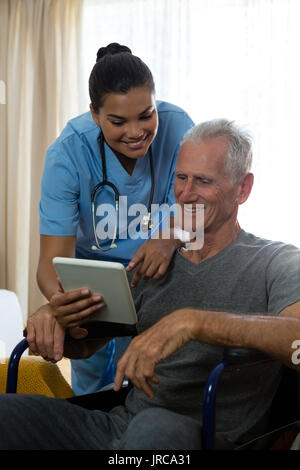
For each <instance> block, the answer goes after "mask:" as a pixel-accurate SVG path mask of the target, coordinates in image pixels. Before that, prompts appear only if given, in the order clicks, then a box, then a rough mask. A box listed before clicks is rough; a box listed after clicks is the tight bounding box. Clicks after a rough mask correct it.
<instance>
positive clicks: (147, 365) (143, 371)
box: [114, 309, 193, 399]
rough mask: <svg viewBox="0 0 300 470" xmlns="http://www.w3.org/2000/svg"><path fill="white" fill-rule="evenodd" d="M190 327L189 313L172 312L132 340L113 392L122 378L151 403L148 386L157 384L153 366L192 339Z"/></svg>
mask: <svg viewBox="0 0 300 470" xmlns="http://www.w3.org/2000/svg"><path fill="white" fill-rule="evenodd" d="M192 325H193V321H192V313H191V310H185V309H182V310H176V311H175V312H173V313H171V314H170V315H167V316H166V317H164V318H162V319H161V320H160V321H159V322H158V323H156V324H155V325H153V326H152V327H151V328H149V329H148V330H146V331H144V332H143V333H142V334H140V335H138V336H137V337H135V338H134V339H133V340H132V341H131V343H130V345H129V346H128V348H127V350H126V352H125V353H124V354H123V356H122V357H121V359H120V360H119V362H118V366H117V371H116V376H115V385H114V390H115V391H118V390H120V388H121V386H122V383H123V379H124V377H125V376H126V377H128V379H129V380H131V382H132V383H133V385H135V387H136V388H138V389H139V390H143V392H144V393H145V394H146V395H147V397H148V398H150V399H152V398H153V397H154V394H153V390H152V387H151V383H154V384H158V383H159V379H158V377H157V376H156V375H155V366H156V365H157V364H158V363H159V362H160V361H162V360H163V359H165V358H166V357H168V356H170V354H172V353H173V352H175V351H177V350H178V349H180V348H182V347H183V346H184V345H185V344H186V343H188V342H189V341H190V340H191V339H192V333H191V331H192Z"/></svg>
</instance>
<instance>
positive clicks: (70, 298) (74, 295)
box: [50, 289, 105, 329]
mask: <svg viewBox="0 0 300 470" xmlns="http://www.w3.org/2000/svg"><path fill="white" fill-rule="evenodd" d="M104 305H105V303H104V300H103V298H102V297H101V295H99V294H94V295H92V294H91V292H90V290H89V289H77V290H74V291H70V292H66V293H65V292H62V291H61V290H59V291H57V292H55V294H54V295H53V296H52V297H51V299H50V306H51V310H52V312H53V316H54V318H55V319H56V321H57V322H58V323H59V325H60V326H61V327H62V328H65V329H67V328H68V329H69V328H74V327H78V326H80V325H81V324H82V323H85V322H86V321H88V320H91V319H93V318H94V317H95V315H96V312H97V311H98V310H99V309H100V308H102V307H104Z"/></svg>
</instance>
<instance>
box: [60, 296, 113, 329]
mask: <svg viewBox="0 0 300 470" xmlns="http://www.w3.org/2000/svg"><path fill="white" fill-rule="evenodd" d="M100 299H101V300H93V299H87V301H86V302H84V303H83V301H82V302H80V310H79V311H78V308H76V309H75V308H74V306H72V307H71V309H70V308H69V311H67V312H64V313H63V314H62V313H61V314H60V312H58V313H57V314H56V315H55V317H56V319H57V321H58V322H59V324H60V325H61V326H63V327H64V328H72V327H74V326H79V325H81V324H82V323H83V322H84V321H87V320H90V319H92V318H93V317H94V316H95V315H96V313H97V312H98V310H99V309H100V308H102V307H104V305H105V303H104V301H103V300H102V298H101V297H100ZM77 303H79V302H77ZM77 307H78V306H77Z"/></svg>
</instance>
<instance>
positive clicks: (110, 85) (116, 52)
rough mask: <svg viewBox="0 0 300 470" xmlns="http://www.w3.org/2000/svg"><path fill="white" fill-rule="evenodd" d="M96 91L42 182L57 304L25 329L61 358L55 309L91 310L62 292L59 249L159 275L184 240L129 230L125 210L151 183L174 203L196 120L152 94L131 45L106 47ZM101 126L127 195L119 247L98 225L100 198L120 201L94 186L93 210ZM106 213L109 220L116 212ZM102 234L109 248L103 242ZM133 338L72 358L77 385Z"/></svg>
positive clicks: (84, 384)
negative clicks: (184, 143) (183, 145)
mask: <svg viewBox="0 0 300 470" xmlns="http://www.w3.org/2000/svg"><path fill="white" fill-rule="evenodd" d="M89 92H90V99H91V105H90V112H88V113H85V114H83V115H81V116H78V117H76V118H75V119H72V120H71V121H69V122H68V124H67V125H66V127H65V129H64V130H63V131H62V133H61V135H60V136H59V137H58V138H57V140H56V141H55V142H54V143H53V144H52V145H51V146H50V148H49V149H48V152H47V157H46V163H45V168H44V173H43V177H42V183H41V200H40V207H39V209H40V260H39V265H38V272H37V279H38V284H39V287H40V289H41V291H42V292H43V294H44V295H45V297H46V298H47V299H48V300H49V301H50V304H49V308H48V312H47V314H44V316H41V315H40V316H38V317H34V315H33V316H31V318H30V322H29V324H28V333H29V336H28V338H29V342H30V347H31V349H32V350H33V351H34V352H36V353H37V352H38V353H40V354H42V355H43V357H44V358H45V359H48V360H54V361H56V360H58V359H60V358H61V356H62V347H61V345H62V343H63V337H64V331H63V328H62V326H61V325H60V324H59V323H58V322H57V321H56V320H55V315H54V314H55V312H54V310H55V308H60V309H62V308H64V309H65V311H66V309H69V310H68V311H69V312H70V314H72V315H74V312H77V313H78V315H79V318H80V313H82V312H83V313H84V312H85V310H84V307H83V305H82V303H81V304H80V301H78V299H77V300H76V301H75V302H74V301H73V300H72V298H70V295H69V294H68V293H63V292H62V291H61V288H60V287H59V285H58V280H57V276H56V273H55V270H54V268H53V265H52V259H53V257H55V256H64V257H77V258H83V259H99V260H108V261H118V262H121V263H123V264H124V265H125V266H128V263H129V262H130V260H132V259H133V261H140V264H141V265H143V268H142V270H143V272H144V273H146V274H147V275H148V276H150V277H152V276H154V277H155V276H156V277H159V275H160V273H161V271H162V270H161V269H160V267H161V264H162V260H164V263H165V264H168V261H169V259H170V258H171V256H172V254H173V252H174V250H175V249H176V247H177V246H178V240H167V241H166V240H158V239H156V240H154V239H152V240H149V241H148V242H147V238H149V237H150V235H151V231H147V232H146V234H145V232H142V231H140V232H139V233H138V232H137V236H129V233H128V227H129V225H130V222H132V220H133V219H134V216H132V215H129V216H128V213H129V214H130V211H129V208H132V207H134V206H133V205H134V204H137V203H139V204H143V205H144V206H145V207H148V205H149V198H150V194H151V190H152V189H154V193H153V198H152V203H153V204H159V205H161V204H163V203H166V204H168V205H172V204H173V203H174V202H175V200H174V194H173V184H174V177H173V172H174V169H175V166H176V160H177V153H178V149H179V145H180V141H181V139H182V137H183V135H184V134H185V133H186V131H187V130H188V129H189V128H191V127H192V125H193V122H192V120H191V119H190V118H189V116H188V115H187V114H186V113H185V112H184V111H183V110H182V109H180V108H179V107H177V106H174V105H172V104H169V103H166V102H162V101H156V100H155V89H154V81H153V77H152V74H151V72H150V70H149V68H148V67H147V66H146V64H145V63H144V62H142V61H141V60H140V59H139V58H138V57H136V56H134V55H132V54H131V51H130V49H128V48H127V47H126V46H120V45H119V44H116V43H113V44H110V45H108V46H107V47H105V48H101V49H99V51H98V54H97V62H96V64H95V66H94V68H93V70H92V72H91V75H90V79H89ZM100 131H101V132H102V136H101V139H103V140H102V145H103V146H104V153H105V164H106V171H107V179H108V181H109V182H111V183H112V184H114V185H115V186H116V188H117V190H118V192H119V194H120V196H122V197H121V198H120V199H121V203H120V214H121V213H122V216H121V218H120V220H119V221H118V232H117V237H116V240H115V245H116V247H114V248H111V244H112V241H111V239H108V238H105V233H103V227H104V226H105V224H104V225H103V224H102V225H101V223H102V222H103V220H104V218H103V217H104V216H105V214H104V213H103V212H102V213H101V208H103V207H105V206H103V204H109V205H110V206H109V207H111V206H113V205H114V193H113V192H112V191H111V190H110V188H108V187H105V188H103V189H102V190H100V191H97V193H96V196H95V206H94V215H95V223H94V225H93V217H92V210H91V194H92V192H93V189H94V188H95V187H96V186H97V185H98V184H99V182H101V181H103V178H104V175H103V160H102V159H101V152H100V147H99V136H100ZM150 147H151V148H150ZM150 153H151V155H152V163H153V173H151V160H150ZM106 222H107V223H108V225H109V223H110V219H109V217H108V218H107V220H106ZM101 228H102V230H101ZM95 235H96V237H95ZM95 238H96V240H95ZM145 242H146V243H145ZM95 243H96V244H97V246H98V247H100V248H101V249H105V250H107V251H101V250H100V249H98V248H97V247H96V246H95ZM166 260H167V263H166ZM130 269H131V268H130V267H129V268H128V270H130ZM138 269H139V268H137V270H138ZM57 295H60V306H59V307H57V305H55V302H54V301H52V302H51V299H53V296H54V297H55V298H56V299H57ZM87 297H90V298H91V302H92V301H93V302H94V303H95V304H96V303H97V301H98V302H99V299H98V298H97V297H96V296H95V299H94V298H93V297H91V296H90V294H88V295H87V294H83V297H82V299H86V298H87ZM99 306H101V302H100V303H99ZM51 308H52V309H53V310H52V311H51ZM72 332H73V336H76V335H77V337H80V335H81V333H82V334H84V333H83V331H82V329H80V328H79V327H77V328H73V330H72ZM127 344H128V339H127V338H118V339H117V340H113V341H111V342H110V343H109V344H108V345H107V346H106V347H104V348H102V349H101V350H100V351H98V352H97V353H96V354H94V355H93V356H92V357H90V358H89V359H85V360H76V361H75V360H73V361H72V386H73V390H74V393H75V394H83V393H92V392H95V391H96V390H99V389H100V388H102V387H103V386H105V385H106V384H108V383H110V382H113V378H114V368H115V365H116V363H117V361H118V359H119V358H120V357H121V355H122V353H123V351H124V350H125V348H126V347H127Z"/></svg>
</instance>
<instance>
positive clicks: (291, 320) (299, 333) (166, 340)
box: [114, 302, 300, 398]
mask: <svg viewBox="0 0 300 470" xmlns="http://www.w3.org/2000/svg"><path fill="white" fill-rule="evenodd" d="M299 339H300V302H297V303H295V304H293V305H291V306H289V307H287V308H285V309H284V310H283V311H282V312H281V313H280V315H278V316H270V315H243V314H241V315H239V314H232V313H227V312H213V311H206V310H196V309H191V308H185V309H181V310H176V311H175V312H173V313H171V314H170V315H167V316H165V317H164V318H162V319H161V320H160V321H159V322H157V323H156V324H155V325H153V326H152V327H151V328H149V329H148V330H146V331H144V332H143V333H142V334H141V335H139V336H137V337H136V338H134V339H133V340H132V342H131V344H130V345H129V347H128V349H127V351H126V352H125V354H124V355H123V356H122V358H121V359H120V361H119V363H118V367H117V372H116V378H115V387H114V389H115V390H119V388H120V387H121V384H122V380H123V377H124V376H125V375H126V377H128V378H129V379H130V380H131V381H132V382H133V384H134V385H135V386H136V387H137V388H139V389H141V390H143V391H144V392H145V394H146V395H147V396H148V397H149V398H153V390H152V387H151V382H152V383H158V382H159V379H158V378H157V376H156V375H155V366H156V365H157V364H158V363H159V362H160V361H162V360H163V359H165V358H167V357H168V356H169V355H170V354H172V353H173V352H175V351H177V350H178V349H180V348H181V347H183V346H184V345H185V344H187V343H188V342H189V341H202V342H204V343H208V344H213V345H218V346H225V347H241V348H251V349H258V350H260V351H262V352H263V353H265V354H267V355H269V356H271V357H274V358H276V359H278V360H280V361H281V362H283V363H284V364H286V365H287V366H289V367H292V368H296V369H299V370H300V366H299V365H298V366H297V365H295V364H293V363H292V361H291V357H292V353H293V349H292V344H293V342H294V341H295V340H299Z"/></svg>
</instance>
